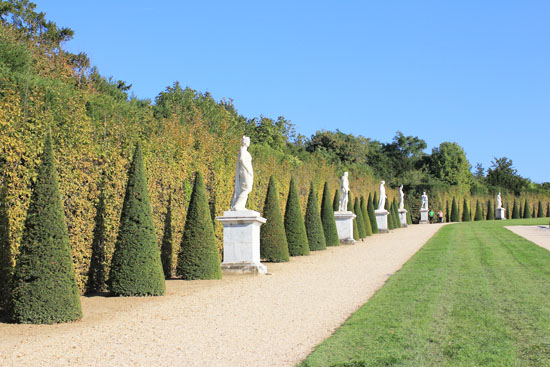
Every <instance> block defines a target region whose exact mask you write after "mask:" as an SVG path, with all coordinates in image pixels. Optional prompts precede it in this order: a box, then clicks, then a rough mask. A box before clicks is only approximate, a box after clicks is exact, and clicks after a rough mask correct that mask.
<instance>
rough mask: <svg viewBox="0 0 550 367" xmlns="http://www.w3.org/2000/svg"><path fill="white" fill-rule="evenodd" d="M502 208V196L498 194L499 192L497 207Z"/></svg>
mask: <svg viewBox="0 0 550 367" xmlns="http://www.w3.org/2000/svg"><path fill="white" fill-rule="evenodd" d="M501 208H502V197H501V196H500V192H499V193H498V195H497V209H501Z"/></svg>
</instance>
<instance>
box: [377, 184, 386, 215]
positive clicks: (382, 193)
mask: <svg viewBox="0 0 550 367" xmlns="http://www.w3.org/2000/svg"><path fill="white" fill-rule="evenodd" d="M385 183H386V182H385V181H380V199H378V210H384V207H385V206H386V188H385V187H384V184H385Z"/></svg>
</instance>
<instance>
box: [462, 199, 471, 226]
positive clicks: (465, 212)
mask: <svg viewBox="0 0 550 367" xmlns="http://www.w3.org/2000/svg"><path fill="white" fill-rule="evenodd" d="M462 208H463V209H462V221H463V222H470V221H471V220H472V217H471V216H470V209H469V207H468V200H466V198H464V203H463V204H462Z"/></svg>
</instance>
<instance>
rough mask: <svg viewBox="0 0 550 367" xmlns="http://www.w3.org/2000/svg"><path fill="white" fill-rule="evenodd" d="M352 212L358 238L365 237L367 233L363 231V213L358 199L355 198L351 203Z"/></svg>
mask: <svg viewBox="0 0 550 367" xmlns="http://www.w3.org/2000/svg"><path fill="white" fill-rule="evenodd" d="M353 212H354V213H355V215H356V218H355V220H356V222H357V232H358V234H359V238H365V237H367V231H366V230H365V219H364V218H363V212H362V211H361V204H360V203H359V198H358V197H356V198H355V199H354V202H353Z"/></svg>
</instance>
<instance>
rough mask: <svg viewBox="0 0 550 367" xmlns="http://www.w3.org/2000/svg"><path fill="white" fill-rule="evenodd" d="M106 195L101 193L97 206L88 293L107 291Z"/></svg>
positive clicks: (87, 286) (87, 285)
mask: <svg viewBox="0 0 550 367" xmlns="http://www.w3.org/2000/svg"><path fill="white" fill-rule="evenodd" d="M106 265H107V259H106V256H105V195H104V193H103V190H101V191H100V194H99V198H98V202H97V205H96V215H95V227H94V238H93V240H92V259H91V261H90V270H89V271H88V282H87V284H86V289H87V291H88V293H95V292H103V291H105V290H107V285H106V280H107V272H106V269H105V266H106Z"/></svg>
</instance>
